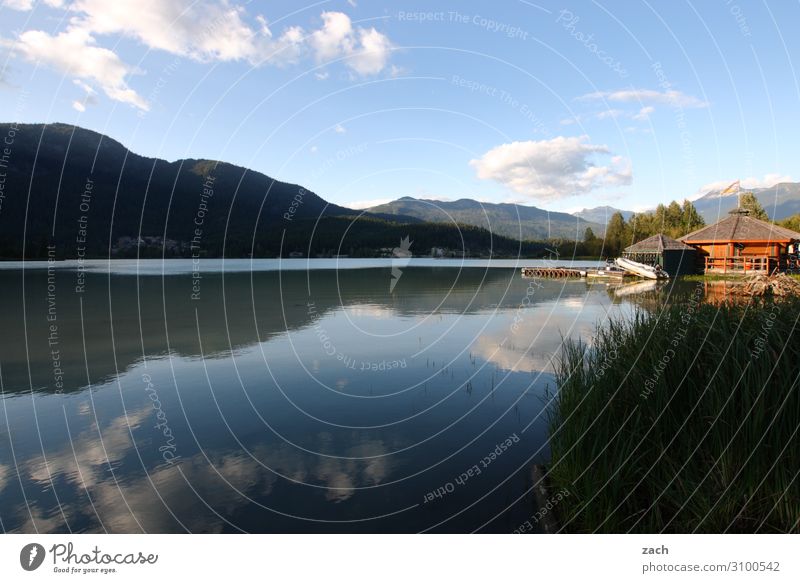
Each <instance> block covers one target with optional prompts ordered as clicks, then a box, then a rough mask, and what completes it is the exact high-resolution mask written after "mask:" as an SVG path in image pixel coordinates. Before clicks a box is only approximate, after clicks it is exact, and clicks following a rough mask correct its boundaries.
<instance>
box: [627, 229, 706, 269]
mask: <svg viewBox="0 0 800 583" xmlns="http://www.w3.org/2000/svg"><path fill="white" fill-rule="evenodd" d="M622 256H623V257H625V258H626V259H630V260H631V261H638V262H639V263H644V264H646V265H653V266H655V265H658V266H660V267H661V268H662V269H663V270H664V271H666V272H667V273H669V275H670V277H675V276H676V275H684V274H689V273H696V272H697V259H696V251H695V248H694V247H690V246H689V245H687V244H686V243H681V242H680V241H676V240H675V239H672V238H671V237H667V236H666V235H663V234H661V233H659V234H658V235H653V236H652V237H648V238H647V239H644V240H642V241H639V242H638V243H634V244H633V245H631V246H629V247H626V248H625V249H624V250H623V251H622Z"/></svg>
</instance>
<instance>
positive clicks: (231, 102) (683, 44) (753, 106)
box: [0, 0, 800, 211]
mask: <svg viewBox="0 0 800 583" xmlns="http://www.w3.org/2000/svg"><path fill="white" fill-rule="evenodd" d="M0 4H2V6H1V7H0V67H2V69H0V108H2V112H3V113H2V119H3V121H22V122H55V121H61V122H68V123H75V124H78V125H81V126H84V127H87V128H90V129H93V130H96V131H99V132H103V133H106V134H109V135H110V136H112V137H113V138H115V139H117V140H119V141H121V142H122V143H124V144H125V145H127V146H128V147H130V148H131V149H132V150H134V151H135V152H137V153H140V154H144V155H148V156H158V157H162V158H167V159H170V160H175V159H179V158H212V159H220V160H225V161H228V162H232V163H235V164H239V165H242V166H246V167H249V168H252V169H254V170H257V171H260V172H264V173H266V174H268V175H270V176H273V177H275V178H278V179H280V180H285V181H290V182H296V183H299V184H302V185H304V186H306V187H308V188H310V189H312V190H314V191H315V192H317V193H318V194H320V195H321V196H323V197H324V198H326V199H327V200H329V201H332V202H335V203H338V204H343V205H348V206H357V207H364V206H368V205H369V204H370V203H372V202H374V203H378V202H382V201H387V200H392V199H395V198H399V197H401V196H416V197H424V198H436V199H442V200H448V199H457V198H463V197H467V198H476V199H478V200H482V201H491V202H509V201H513V202H518V203H522V204H532V205H536V206H539V207H543V208H547V209H549V210H567V211H573V210H577V209H580V208H583V207H593V206H597V205H601V204H610V205H613V206H617V207H620V208H625V209H633V210H642V209H645V208H649V207H652V206H654V205H655V204H657V203H659V202H662V201H669V200H672V199H675V198H677V199H681V198H684V197H689V198H691V197H696V196H698V194H700V193H702V192H704V191H705V190H706V189H708V188H710V187H711V186H717V185H721V184H726V183H729V182H732V181H733V180H736V179H742V181H743V184H744V185H745V186H762V185H771V184H773V183H775V182H779V181H782V180H790V179H797V178H798V171H797V168H796V163H797V160H798V153H799V152H798V140H797V137H798V135H800V115H798V112H800V107H799V106H800V81H798V78H797V74H798V71H797V70H795V62H794V60H793V56H794V55H800V38H798V36H797V35H796V34H795V33H794V31H793V30H792V29H791V28H790V27H793V26H794V25H796V23H797V22H798V21H800V4H798V3H796V2H770V3H757V2H744V1H743V0H737V1H733V0H731V1H728V0H719V1H706V2H682V1H670V2H665V1H662V2H655V1H653V0H648V1H647V2H638V1H635V0H629V1H603V2H576V1H559V2H545V1H537V2H528V1H515V0H507V1H503V2H464V1H460V2H458V1H452V2H435V3H431V2H422V1H402V2H399V1H396V2H379V1H367V0H350V1H347V0H335V1H327V2H326V1H323V2H316V3H313V4H304V3H298V2H288V1H271V2H257V1H253V2H234V1H232V0H231V1H226V0H198V1H192V0H173V1H171V2H167V1H158V0H115V1H114V2H108V1H106V0H75V1H72V2H70V1H68V0H0Z"/></svg>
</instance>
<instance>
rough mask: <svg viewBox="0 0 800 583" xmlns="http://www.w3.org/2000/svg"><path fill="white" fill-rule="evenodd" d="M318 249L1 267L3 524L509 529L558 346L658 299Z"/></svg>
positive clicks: (539, 435)
mask: <svg viewBox="0 0 800 583" xmlns="http://www.w3.org/2000/svg"><path fill="white" fill-rule="evenodd" d="M319 261H320V260H315V261H314V262H313V265H312V267H314V269H313V270H310V271H307V270H305V267H302V268H301V269H288V270H275V268H274V267H272V268H268V267H263V268H262V270H259V271H256V272H249V271H248V270H246V269H244V268H242V269H231V270H228V269H226V270H225V273H224V274H223V273H221V272H220V269H216V268H207V269H205V270H204V272H203V273H202V274H201V276H200V278H199V279H198V278H197V277H196V274H195V275H193V274H192V269H191V262H190V261H189V262H188V263H189V264H190V268H189V269H188V270H187V269H186V262H167V263H166V264H162V262H161V261H156V262H154V263H150V264H147V265H146V266H145V267H146V269H144V268H142V265H141V264H140V265H139V266H137V265H136V263H135V262H133V263H119V264H113V266H112V267H111V268H110V269H109V267H108V266H109V264H108V262H97V263H96V264H94V265H92V266H90V269H88V270H87V272H85V273H84V274H83V275H79V274H78V273H77V272H76V271H74V270H73V269H70V268H69V266H64V265H61V266H60V269H57V270H53V271H51V272H48V270H47V269H45V268H39V269H26V270H25V271H20V270H15V269H13V266H10V265H5V266H4V267H5V268H4V269H0V331H1V332H2V340H0V342H1V343H2V350H1V351H0V382H1V383H2V391H3V394H2V401H1V403H2V407H1V408H0V409H1V412H0V525H1V526H2V529H3V530H4V531H13V532H69V531H73V532H83V531H99V532H103V531H108V532H141V531H146V532H184V531H192V532H218V531H224V532H236V531H256V532H342V531H357V532H364V531H367V532H416V531H436V532H469V531H475V530H480V531H486V532H509V531H511V530H513V529H514V528H516V527H517V526H519V525H520V524H521V523H522V522H524V520H525V519H526V518H528V517H529V515H530V514H531V513H532V512H534V511H535V508H534V503H533V501H532V496H531V493H530V487H531V480H530V466H531V465H532V464H533V463H537V462H545V461H546V460H547V457H548V449H547V443H546V419H545V417H544V410H545V407H546V401H545V399H544V395H545V391H546V389H547V388H548V386H550V387H551V388H552V375H551V372H552V365H551V359H552V357H553V355H554V354H555V353H556V352H557V350H558V349H559V346H560V344H561V338H562V336H580V337H582V338H584V339H586V340H589V341H590V339H591V335H592V331H593V329H594V327H595V326H596V325H597V324H599V323H602V322H603V321H604V320H605V319H607V318H609V317H615V316H620V315H626V314H628V313H630V312H631V311H632V310H633V309H634V306H635V305H636V304H637V303H638V304H639V305H644V306H645V307H646V304H647V302H648V301H649V300H647V299H646V298H651V297H652V296H653V294H658V293H660V292H658V291H656V292H654V291H652V286H650V284H645V285H644V286H642V285H641V284H639V285H640V288H639V289H638V290H637V289H635V288H627V291H626V289H623V290H615V289H613V288H610V287H607V286H606V285H603V284H600V285H597V284H595V285H587V284H586V283H584V282H580V281H538V282H531V281H528V280H524V279H522V278H521V277H520V276H519V272H518V270H517V269H512V268H509V267H507V266H506V267H504V266H502V265H498V263H497V262H492V267H491V268H489V267H487V264H486V263H476V262H471V263H469V265H470V267H464V266H463V265H462V262H460V261H457V262H438V261H431V262H429V263H430V265H428V266H425V265H427V264H424V263H423V265H419V264H414V265H411V266H408V267H403V268H402V269H401V270H400V273H399V274H397V273H396V274H395V276H398V275H399V277H394V278H393V275H392V270H391V269H390V268H389V267H388V263H386V262H380V261H379V262H376V263H374V265H378V266H380V267H374V266H373V267H371V268H366V266H367V265H373V264H367V263H362V264H359V265H358V266H360V267H364V268H363V269H335V267H336V260H328V261H327V262H325V263H324V265H320V264H319ZM352 261H358V260H351V261H350V263H352ZM296 262H300V263H302V264H303V266H307V265H308V263H307V261H306V260H296ZM226 263H227V264H229V265H230V264H231V262H226ZM284 263H285V262H284ZM525 263H526V264H530V263H531V262H530V261H527V262H525ZM249 264H250V262H249V261H245V262H244V263H242V264H239V265H240V266H241V265H249ZM475 265H478V267H475ZM511 265H514V262H512V263H511ZM29 266H30V265H29ZM349 266H350V265H348V266H347V267H349ZM320 267H322V268H320ZM339 267H342V265H341V263H340V265H339ZM137 271H138V272H139V274H140V275H139V276H136V275H131V273H133V274H136V273H137ZM142 273H151V274H152V273H158V274H160V273H165V274H168V275H166V276H164V277H158V276H153V275H147V276H142V275H141V274H142ZM81 278H83V281H80V279H81ZM393 280H394V282H395V283H394V290H393V292H392V293H390V286H391V285H392V281H393ZM81 284H82V285H83V288H82V291H81V293H76V286H77V287H79V286H80V285H81ZM643 298H644V299H643ZM493 452H494V453H493ZM497 452H499V453H497ZM476 467H477V469H478V470H479V472H478V471H475V469H474V468H476ZM471 469H472V471H471V472H470V470H471ZM470 474H471V475H470ZM464 476H466V477H464ZM437 491H438V493H439V495H435V494H432V493H433V492H437Z"/></svg>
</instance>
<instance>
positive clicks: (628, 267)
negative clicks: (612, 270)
mask: <svg viewBox="0 0 800 583" xmlns="http://www.w3.org/2000/svg"><path fill="white" fill-rule="evenodd" d="M614 263H616V264H617V266H618V267H619V268H620V269H624V270H625V271H628V272H630V273H633V274H635V275H638V276H639V277H644V278H647V279H669V274H668V273H667V272H666V271H664V270H663V269H661V268H660V267H658V266H653V265H646V264H644V263H639V262H638V261H632V260H631V259H626V258H624V257H617V258H616V259H615V260H614Z"/></svg>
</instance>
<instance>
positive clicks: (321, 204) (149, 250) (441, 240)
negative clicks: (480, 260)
mask: <svg viewBox="0 0 800 583" xmlns="http://www.w3.org/2000/svg"><path fill="white" fill-rule="evenodd" d="M0 135H2V136H7V137H8V139H7V140H6V141H7V142H11V143H7V144H6V146H5V148H6V149H5V150H0V186H2V189H1V190H0V257H2V258H4V259H18V258H22V257H23V256H24V257H25V258H28V259H31V258H42V257H45V256H47V252H48V248H50V249H54V250H55V251H54V253H55V255H56V256H57V257H58V258H76V257H79V256H85V257H109V256H113V257H130V256H136V255H137V254H139V255H143V256H157V257H160V256H162V255H165V256H183V257H189V256H203V257H219V256H222V255H223V253H224V255H225V256H228V257H247V256H249V255H250V254H251V252H252V253H253V254H254V255H255V256H259V257H272V256H276V255H278V254H279V253H283V254H284V255H286V254H288V253H290V252H299V253H303V254H306V253H310V254H311V255H317V254H325V253H328V254H330V253H341V254H349V253H350V252H355V251H358V250H360V252H362V253H364V254H369V253H370V252H371V251H370V250H374V249H378V248H381V247H389V248H392V247H396V246H397V245H398V244H399V238H400V236H401V234H407V233H406V232H407V231H409V228H410V227H411V225H413V230H414V232H415V233H417V235H418V239H419V241H418V245H417V249H420V248H421V244H422V242H424V243H425V244H430V246H439V247H448V246H449V245H448V244H449V243H451V242H452V243H453V244H457V245H459V246H461V247H465V248H467V249H468V250H470V251H471V252H479V253H483V252H484V251H485V250H487V249H494V250H495V251H499V252H502V253H513V252H514V251H515V250H518V249H519V248H520V244H519V242H517V241H511V240H508V239H504V238H502V237H494V238H492V237H491V236H490V234H489V233H488V232H485V231H483V232H481V230H480V229H466V230H465V229H459V228H458V227H456V226H452V225H450V226H443V225H435V226H433V225H425V224H422V223H420V221H419V220H418V219H412V218H408V217H396V218H393V221H392V222H391V223H389V222H387V221H385V220H382V219H383V218H385V217H381V216H380V215H374V214H372V215H363V214H362V213H359V212H357V211H353V210H350V209H347V208H344V207H340V206H337V205H334V204H330V203H328V202H326V201H325V200H324V199H322V198H321V197H319V196H318V195H317V194H315V193H313V192H310V191H308V190H306V189H304V188H303V187H301V186H299V185H296V184H288V183H285V182H280V181H277V180H274V179H272V178H270V177H269V176H266V175H264V174H261V173H259V172H255V171H252V170H248V169H246V168H242V167H239V166H234V165H232V164H227V163H224V162H217V161H213V160H178V161H175V162H167V161H165V160H160V159H156V158H147V157H144V156H140V155H137V154H135V153H133V152H130V151H129V150H128V149H127V148H125V146H123V145H122V144H120V143H119V142H117V141H115V140H113V139H111V138H109V137H107V136H104V135H101V134H99V133H96V132H94V131H90V130H86V129H83V128H79V127H75V126H71V125H65V124H49V125H43V124H35V125H23V124H7V123H6V124H0ZM358 216H361V218H360V219H356V217H358ZM342 217H344V218H345V219H346V220H343V219H342ZM354 220H355V221H356V222H357V224H356V225H354V224H353V221H354ZM400 224H402V225H403V226H405V225H408V227H407V228H402V227H401V226H400ZM461 237H464V242H463V244H462V243H461ZM282 241H283V244H282ZM366 247H369V249H370V250H367V249H365V248H366ZM420 250H421V249H420ZM412 251H415V249H413V248H412ZM424 251H425V252H426V253H427V252H428V249H425V250H424Z"/></svg>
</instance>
